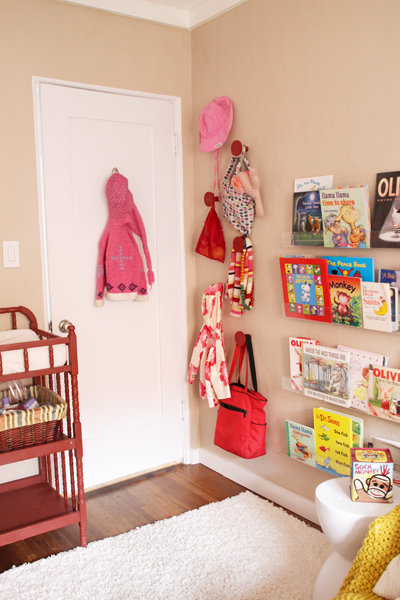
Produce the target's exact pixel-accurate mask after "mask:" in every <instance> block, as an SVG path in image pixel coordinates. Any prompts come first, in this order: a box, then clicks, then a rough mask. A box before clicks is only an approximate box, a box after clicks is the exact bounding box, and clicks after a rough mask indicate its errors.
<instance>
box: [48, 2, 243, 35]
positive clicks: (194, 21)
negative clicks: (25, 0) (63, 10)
mask: <svg viewBox="0 0 400 600" xmlns="http://www.w3.org/2000/svg"><path fill="white" fill-rule="evenodd" d="M58 1H59V2H67V3H68V4H79V5H81V6H88V7H90V8H97V9H99V10H105V11H107V12H112V13H115V14H118V15H123V16H127V17H134V18H136V19H144V20H146V21H154V22H155V23H163V24H165V25H171V26H173V27H180V28H182V29H189V30H190V29H194V28H195V27H198V26H199V25H202V24H203V23H205V22H206V21H210V20H211V19H214V18H215V17H217V16H218V15H220V14H222V13H224V12H226V11H228V10H230V9H231V8H234V7H235V6H238V5H239V4H242V3H243V2H247V0H205V2H202V3H201V4H199V5H198V6H196V7H194V8H192V9H191V10H187V9H184V8H178V7H175V6H169V5H167V4H161V3H160V2H154V1H153V0H58Z"/></svg>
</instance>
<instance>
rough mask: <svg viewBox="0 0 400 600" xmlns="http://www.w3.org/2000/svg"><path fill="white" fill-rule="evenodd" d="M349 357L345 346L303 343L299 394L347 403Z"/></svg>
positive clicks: (346, 404) (348, 404) (348, 398)
mask: <svg viewBox="0 0 400 600" xmlns="http://www.w3.org/2000/svg"><path fill="white" fill-rule="evenodd" d="M349 361H350V353H349V352H347V351H345V350H338V349H337V348H327V347H325V346H313V345H311V344H303V394H304V395H305V396H310V397H311V398H316V399H317V400H324V401H325V402H332V403H333V404H337V405H339V406H346V407H348V406H350V394H349Z"/></svg>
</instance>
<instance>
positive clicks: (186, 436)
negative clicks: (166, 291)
mask: <svg viewBox="0 0 400 600" xmlns="http://www.w3.org/2000/svg"><path fill="white" fill-rule="evenodd" d="M43 83H45V84H51V85H59V86H62V87H70V88H78V89H81V90H89V91H96V92H106V93H108V94H117V95H123V96H134V97H137V98H148V99H153V100H158V101H161V102H169V103H172V105H173V109H174V123H175V139H176V142H175V169H176V181H177V186H176V187H177V196H178V197H177V200H178V202H177V204H178V225H179V231H180V235H179V239H178V252H179V265H178V277H179V290H177V297H178V298H179V304H180V310H179V320H180V327H179V333H178V336H179V347H180V348H181V352H180V363H181V373H182V378H181V406H182V430H183V448H182V450H183V462H184V464H190V463H191V450H190V411H189V392H188V386H187V378H186V373H187V353H188V345H187V310H186V267H185V238H184V230H185V229H184V211H183V156H182V102H181V99H180V98H179V97H178V96H166V95H161V94H152V93H148V92H138V91H133V90H126V89H122V88H110V87H105V86H97V85H90V84H83V83H75V82H72V81H63V80H61V79H49V78H47V77H37V76H33V77H32V90H33V108H34V126H35V146H36V170H37V186H38V202H39V231H40V246H41V261H42V282H43V310H44V319H45V323H46V329H48V328H49V324H50V321H51V306H50V287H49V273H48V268H47V264H48V260H47V255H48V250H47V235H46V212H45V194H44V172H43V152H42V139H41V104H40V85H41V84H43ZM171 144H174V141H173V140H171ZM57 327H58V324H57V325H56V324H53V331H54V332H55V333H56V328H57ZM78 339H79V332H78Z"/></svg>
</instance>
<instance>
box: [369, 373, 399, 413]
mask: <svg viewBox="0 0 400 600" xmlns="http://www.w3.org/2000/svg"><path fill="white" fill-rule="evenodd" d="M371 367H372V365H371ZM368 400H369V405H368V411H369V413H371V414H373V415H374V416H375V417H381V418H383V419H390V420H391V421H394V422H395V423H400V370H399V369H391V368H389V367H378V366H375V367H373V368H372V369H371V370H370V373H369V385H368Z"/></svg>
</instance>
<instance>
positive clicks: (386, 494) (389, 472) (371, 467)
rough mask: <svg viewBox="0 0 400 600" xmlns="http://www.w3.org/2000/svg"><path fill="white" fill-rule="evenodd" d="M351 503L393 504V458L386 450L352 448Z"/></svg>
mask: <svg viewBox="0 0 400 600" xmlns="http://www.w3.org/2000/svg"><path fill="white" fill-rule="evenodd" d="M350 498H351V500H352V501H353V502H380V503H382V502H384V503H388V502H393V458H392V455H391V453H390V450H388V449H387V448H371V447H368V448H352V449H351V482H350Z"/></svg>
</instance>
